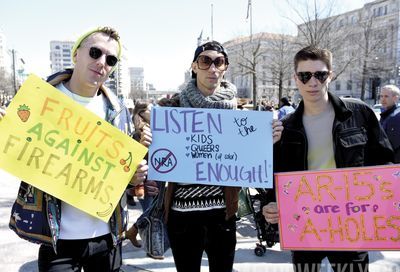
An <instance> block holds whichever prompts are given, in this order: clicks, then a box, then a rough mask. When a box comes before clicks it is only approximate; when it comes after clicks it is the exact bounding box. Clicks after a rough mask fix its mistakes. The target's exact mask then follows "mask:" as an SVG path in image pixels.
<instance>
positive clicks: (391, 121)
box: [380, 105, 400, 163]
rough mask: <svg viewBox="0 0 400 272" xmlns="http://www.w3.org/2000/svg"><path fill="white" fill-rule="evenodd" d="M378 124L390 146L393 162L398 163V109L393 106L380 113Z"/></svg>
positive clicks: (399, 121) (399, 108)
mask: <svg viewBox="0 0 400 272" xmlns="http://www.w3.org/2000/svg"><path fill="white" fill-rule="evenodd" d="M380 123H381V125H382V127H383V129H384V130H385V132H386V135H387V136H388V138H389V141H390V143H391V144H392V148H393V150H394V162H395V163H400V107H398V106H396V105H395V106H393V107H392V108H390V109H388V110H386V111H384V112H382V113H381V120H380Z"/></svg>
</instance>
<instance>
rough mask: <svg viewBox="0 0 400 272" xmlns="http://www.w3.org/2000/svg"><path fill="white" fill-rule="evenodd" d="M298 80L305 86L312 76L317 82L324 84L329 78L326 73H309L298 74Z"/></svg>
mask: <svg viewBox="0 0 400 272" xmlns="http://www.w3.org/2000/svg"><path fill="white" fill-rule="evenodd" d="M297 76H298V78H299V79H300V81H301V82H303V84H306V83H307V82H308V81H309V80H310V79H311V78H312V77H313V76H314V77H315V78H316V79H318V81H319V82H321V84H322V83H324V82H325V81H326V79H327V78H328V76H329V72H328V71H317V72H315V73H314V74H313V73H311V72H298V73H297Z"/></svg>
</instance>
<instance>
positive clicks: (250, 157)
mask: <svg viewBox="0 0 400 272" xmlns="http://www.w3.org/2000/svg"><path fill="white" fill-rule="evenodd" d="M150 125H151V129H152V134H153V142H152V144H151V146H150V149H149V179H154V180H163V181H176V182H182V183H194V184H197V183H198V184H207V185H224V186H239V187H255V188H272V178H273V174H272V170H273V168H272V112H266V111H263V112H257V111H239V110H222V109H220V110H217V109H196V108H169V107H153V109H152V114H151V122H150Z"/></svg>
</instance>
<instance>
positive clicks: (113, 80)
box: [105, 48, 131, 99]
mask: <svg viewBox="0 0 400 272" xmlns="http://www.w3.org/2000/svg"><path fill="white" fill-rule="evenodd" d="M125 50H126V49H125V48H123V49H122V54H121V58H120V60H119V61H118V63H117V68H116V69H115V71H114V72H113V73H112V74H111V76H110V78H109V79H108V80H107V81H106V82H105V85H106V86H107V87H108V88H109V89H110V90H111V91H113V92H114V93H115V94H116V95H117V96H118V97H119V98H120V99H126V98H128V97H129V94H130V91H131V88H130V87H131V80H130V75H129V68H128V60H127V56H126V54H125Z"/></svg>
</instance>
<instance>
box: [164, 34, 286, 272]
mask: <svg viewBox="0 0 400 272" xmlns="http://www.w3.org/2000/svg"><path fill="white" fill-rule="evenodd" d="M228 65H229V61H228V54H227V52H226V51H225V49H224V48H223V47H222V45H221V44H220V43H218V42H216V41H211V42H207V43H205V44H203V45H200V46H198V47H197V48H196V50H195V53H194V58H193V61H192V80H191V81H190V82H188V84H187V86H186V87H185V88H184V89H183V90H182V91H181V93H180V94H179V102H178V103H177V101H176V97H175V98H173V99H171V101H169V102H168V103H170V104H172V105H174V106H175V105H176V106H180V107H185V108H215V109H236V106H237V101H236V87H235V86H234V85H233V84H231V83H229V82H228V81H226V80H224V74H225V71H226V70H227V69H228ZM162 103H164V102H161V101H160V105H162ZM168 103H164V105H165V106H166V105H168ZM177 104H178V105H177ZM272 127H273V138H274V141H277V140H278V139H279V137H280V135H281V130H282V129H283V127H282V126H281V122H279V121H276V122H274V123H273V124H272ZM239 190H240V188H237V187H224V186H215V185H211V186H207V185H199V184H180V183H173V182H169V183H168V188H167V191H166V194H165V208H166V220H167V225H168V236H169V241H170V245H171V249H172V254H173V257H174V261H175V266H176V269H177V271H178V272H187V271H200V268H201V261H202V256H203V252H204V251H205V252H206V253H207V257H208V266H209V270H210V271H218V272H231V271H232V269H233V263H234V257H235V246H236V216H235V213H236V212H237V210H238V198H239Z"/></svg>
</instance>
